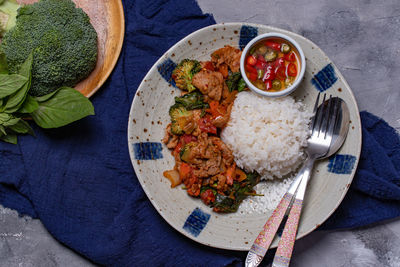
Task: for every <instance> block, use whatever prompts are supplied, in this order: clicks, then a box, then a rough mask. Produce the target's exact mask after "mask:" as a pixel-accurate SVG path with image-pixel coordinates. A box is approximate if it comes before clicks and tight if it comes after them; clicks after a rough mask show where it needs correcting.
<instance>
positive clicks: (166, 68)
mask: <svg viewBox="0 0 400 267" xmlns="http://www.w3.org/2000/svg"><path fill="white" fill-rule="evenodd" d="M176 66H177V65H176V63H175V62H173V61H172V60H171V59H170V58H167V59H166V60H164V61H163V62H161V63H160V64H158V65H157V70H158V73H160V75H161V77H163V78H164V80H165V81H167V83H169V84H171V85H172V86H174V87H176V85H175V81H174V79H172V72H173V71H174V69H175V68H176Z"/></svg>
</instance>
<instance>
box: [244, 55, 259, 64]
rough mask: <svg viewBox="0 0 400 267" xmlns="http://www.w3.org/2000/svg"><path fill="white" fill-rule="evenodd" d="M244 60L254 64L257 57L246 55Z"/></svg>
mask: <svg viewBox="0 0 400 267" xmlns="http://www.w3.org/2000/svg"><path fill="white" fill-rule="evenodd" d="M246 62H247V64H249V65H250V66H254V65H256V63H257V59H256V58H255V57H254V56H248V57H247V60H246Z"/></svg>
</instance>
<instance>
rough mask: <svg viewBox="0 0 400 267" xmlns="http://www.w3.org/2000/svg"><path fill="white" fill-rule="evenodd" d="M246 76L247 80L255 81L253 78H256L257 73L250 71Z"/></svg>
mask: <svg viewBox="0 0 400 267" xmlns="http://www.w3.org/2000/svg"><path fill="white" fill-rule="evenodd" d="M247 77H249V80H250V81H255V80H257V74H254V73H252V72H249V73H248V75H247Z"/></svg>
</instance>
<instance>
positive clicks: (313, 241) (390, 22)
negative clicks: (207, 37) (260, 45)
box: [0, 0, 400, 267]
mask: <svg viewBox="0 0 400 267" xmlns="http://www.w3.org/2000/svg"><path fill="white" fill-rule="evenodd" d="M198 3H199V5H200V7H201V8H202V10H203V11H204V12H206V13H212V14H213V15H214V18H215V20H216V21H217V22H218V23H220V22H248V23H259V24H265V25H271V26H275V27H279V28H283V29H286V30H289V31H293V32H296V33H298V34H300V35H303V36H305V37H306V38H308V39H310V40H311V41H313V42H314V43H316V44H317V45H318V46H319V47H320V48H321V49H322V50H323V51H324V52H325V53H326V54H327V55H328V57H329V58H330V59H331V60H332V61H333V62H334V63H335V64H336V66H337V67H338V69H339V70H340V71H341V73H342V74H343V75H344V77H345V79H346V80H347V82H348V83H349V85H350V87H351V88H352V90H353V92H354V95H355V97H356V99H357V102H358V105H359V109H360V110H367V111H369V112H371V113H374V114H375V115H378V116H380V117H382V118H383V119H385V120H386V121H387V122H388V123H389V124H390V125H391V126H393V127H394V128H396V129H397V130H398V131H400V105H398V104H397V102H399V101H400V90H399V89H398V85H399V84H400V75H399V74H400V42H399V40H400V30H399V29H400V2H399V1H398V0H389V1H383V0H380V1H371V0H358V1H346V0H331V1H330V0H324V1H318V0H296V1H289V0H283V1H282V0H281V1H277V0H275V1H262V0H248V1H241V0H219V1H215V0H198ZM0 266H44V267H47V266H93V264H92V263H90V262H89V261H87V260H86V259H84V258H82V257H81V256H79V255H77V254H76V253H74V252H72V251H71V250H70V249H68V248H66V247H65V246H63V245H61V244H60V243H58V242H57V241H56V240H55V239H54V238H53V237H51V236H50V234H49V233H48V232H47V231H46V230H45V229H44V227H43V225H42V224H41V222H40V221H39V220H32V219H30V218H24V217H19V216H18V215H17V213H16V212H15V211H12V210H9V209H4V208H2V207H1V206H0ZM291 266H308V267H313V266H328V267H329V266H332V267H334V266H377V267H379V266H391V267H395V266H400V220H399V219H398V220H392V221H390V222H386V223H380V224H377V225H374V226H369V227H365V228H362V229H356V230H348V231H315V232H313V233H311V234H310V235H308V236H306V237H304V238H303V239H300V240H299V241H297V242H296V245H295V250H294V254H293V258H292V264H291Z"/></svg>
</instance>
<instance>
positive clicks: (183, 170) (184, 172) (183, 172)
mask: <svg viewBox="0 0 400 267" xmlns="http://www.w3.org/2000/svg"><path fill="white" fill-rule="evenodd" d="M191 170H192V168H191V167H190V165H189V164H186V163H184V162H182V163H181V166H180V168H179V176H180V178H181V179H185V178H186V177H188V176H189V174H190V172H191Z"/></svg>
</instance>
